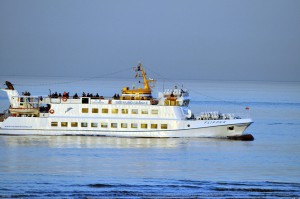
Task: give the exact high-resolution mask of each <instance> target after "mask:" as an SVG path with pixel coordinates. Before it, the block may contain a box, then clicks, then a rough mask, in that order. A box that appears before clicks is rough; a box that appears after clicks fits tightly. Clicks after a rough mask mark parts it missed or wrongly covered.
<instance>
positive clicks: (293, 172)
mask: <svg viewBox="0 0 300 199" xmlns="http://www.w3.org/2000/svg"><path fill="white" fill-rule="evenodd" d="M6 78H8V77H5V79H4V77H1V78H0V80H1V81H2V80H6ZM10 78H11V79H12V80H14V81H15V82H17V83H18V84H17V85H16V86H15V87H16V88H17V89H19V91H20V92H22V91H25V90H27V91H30V92H31V93H32V94H33V95H43V94H45V95H47V94H48V92H49V89H51V90H52V91H54V90H56V91H59V92H63V91H64V90H67V91H69V92H70V93H73V92H78V93H81V92H82V91H85V92H93V93H96V92H99V93H103V94H104V95H105V96H112V95H113V94H114V93H119V92H120V90H121V88H122V87H123V86H126V85H124V84H127V85H131V82H130V80H124V82H125V83H123V82H122V81H121V80H118V81H112V80H109V79H105V80H103V79H96V80H95V79H94V80H93V81H89V82H86V81H84V82H82V81H77V82H76V81H75V82H74V81H73V82H72V83H66V84H53V83H55V82H56V83H57V82H60V81H62V80H61V79H60V78H57V79H53V78H51V79H36V78H34V79H32V78H31V79H30V78H28V79H26V78H23V79H20V78H18V79H17V78H15V77H10ZM13 78H15V79H13ZM2 82H3V81H2ZM39 82H46V83H47V84H45V85H42V84H41V85H39ZM182 82H183V83H182V84H183V85H184V86H186V87H189V88H190V95H191V97H192V101H191V104H190V106H191V108H192V110H193V111H194V112H195V113H200V112H203V111H221V112H231V113H241V114H242V115H248V116H251V118H252V119H253V120H254V123H253V124H252V125H251V126H250V127H249V128H248V129H247V131H246V133H251V134H252V135H253V136H254V137H255V140H254V141H252V142H241V141H232V140H225V139H204V138H196V139H195V138H193V139H188V138H185V139H183V138H180V139H174V138H172V139H170V138H164V139H156V138H154V139H148V138H145V139H143V138H116V137H97V136H0V198H1V197H2V198H284V197H286V198H297V197H300V180H299V179H300V172H299V171H300V144H299V143H300V95H299V93H300V92H299V91H300V84H299V83H295V82H294V83H291V82H283V83H282V82H281V83H280V82H209V81H203V82H202V81H182ZM22 84H24V85H25V84H27V86H22ZM35 85H36V86H35ZM37 85H39V86H37ZM99 85H101V87H99ZM167 86H173V84H172V83H164V85H162V84H158V85H157V87H156V90H155V91H154V92H155V93H157V92H158V91H159V89H161V88H162V87H167ZM102 87H103V88H102ZM99 88H100V89H99ZM7 107H8V102H7V99H6V96H5V95H4V93H3V92H1V94H0V108H1V111H3V110H5V109H7ZM245 107H249V108H250V110H245Z"/></svg>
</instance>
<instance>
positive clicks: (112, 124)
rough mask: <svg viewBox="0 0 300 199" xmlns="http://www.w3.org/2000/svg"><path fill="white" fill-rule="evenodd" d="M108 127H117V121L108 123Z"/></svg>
mask: <svg viewBox="0 0 300 199" xmlns="http://www.w3.org/2000/svg"><path fill="white" fill-rule="evenodd" d="M110 127H111V128H117V127H118V124H117V123H111V124H110Z"/></svg>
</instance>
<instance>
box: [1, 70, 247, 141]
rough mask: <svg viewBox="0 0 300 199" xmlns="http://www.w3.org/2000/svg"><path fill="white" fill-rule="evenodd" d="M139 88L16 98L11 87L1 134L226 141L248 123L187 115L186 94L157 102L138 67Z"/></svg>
mask: <svg viewBox="0 0 300 199" xmlns="http://www.w3.org/2000/svg"><path fill="white" fill-rule="evenodd" d="M136 72H137V75H136V76H139V75H140V76H141V77H143V80H144V88H137V89H132V90H131V89H129V88H128V87H124V88H123V90H122V94H121V95H120V96H115V98H110V99H104V98H103V97H99V96H97V97H95V96H89V97H87V96H82V97H78V96H76V97H74V98H72V97H69V96H66V95H63V96H62V97H60V96H53V95H51V96H47V97H32V96H20V95H19V94H18V92H17V91H16V90H15V89H14V87H13V86H12V84H11V83H9V82H6V85H7V88H6V89H2V90H3V91H5V92H6V93H7V95H8V98H9V101H10V108H9V109H8V111H7V112H5V113H3V114H1V116H0V134H16V135H28V134H35V135H101V136H120V137H227V136H235V135H242V134H243V132H244V131H245V129H246V128H247V127H248V126H249V125H250V124H251V123H252V120H251V119H249V118H245V119H242V118H240V117H236V116H234V115H232V114H221V113H219V112H206V113H202V114H199V115H194V114H192V111H191V110H190V109H189V102H190V98H189V93H188V91H187V90H184V89H178V88H176V87H175V88H174V89H168V90H165V91H164V92H163V93H160V94H159V96H158V98H153V97H152V95H151V86H150V84H151V83H153V82H154V80H152V79H151V80H150V79H147V77H146V73H145V72H144V70H143V68H142V66H141V65H139V66H138V68H137V69H136Z"/></svg>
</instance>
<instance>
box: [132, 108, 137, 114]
mask: <svg viewBox="0 0 300 199" xmlns="http://www.w3.org/2000/svg"><path fill="white" fill-rule="evenodd" d="M138 113H139V110H138V109H132V110H131V114H138Z"/></svg>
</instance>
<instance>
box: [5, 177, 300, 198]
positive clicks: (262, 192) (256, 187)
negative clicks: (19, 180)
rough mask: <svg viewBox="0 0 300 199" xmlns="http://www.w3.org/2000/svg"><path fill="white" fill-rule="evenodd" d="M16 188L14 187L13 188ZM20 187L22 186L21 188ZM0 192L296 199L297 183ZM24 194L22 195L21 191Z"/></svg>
mask: <svg viewBox="0 0 300 199" xmlns="http://www.w3.org/2000/svg"><path fill="white" fill-rule="evenodd" d="M16 185H17V184H16ZM23 186H24V185H23ZM26 186H27V188H24V187H23V188H22V189H14V190H12V189H7V188H2V189H1V194H0V198H49V197H51V198H55V197H57V198H203V197H204V198H228V197H229V198H249V197H250V198H253V197H255V198H260V197H263V198H282V197H291V198H297V197H300V183H286V182H210V181H192V180H163V179H144V181H143V182H136V183H112V182H97V183H88V184H60V183H56V184H53V183H49V184H47V183H43V184H42V185H41V184H40V183H36V184H28V185H26ZM24 190H25V191H24Z"/></svg>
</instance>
